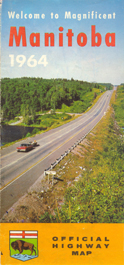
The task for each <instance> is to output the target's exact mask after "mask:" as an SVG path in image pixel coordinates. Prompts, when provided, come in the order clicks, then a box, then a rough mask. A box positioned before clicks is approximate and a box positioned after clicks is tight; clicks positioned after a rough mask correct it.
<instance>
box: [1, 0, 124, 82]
mask: <svg viewBox="0 0 124 265" xmlns="http://www.w3.org/2000/svg"><path fill="white" fill-rule="evenodd" d="M66 12H67V13H66ZM11 14H13V18H12V17H11ZM34 14H39V17H40V18H39V19H38V18H37V19H36V18H34ZM66 14H67V17H65V15H66ZM69 15H70V18H69ZM84 15H85V17H86V18H83V16H84ZM108 15H109V16H110V15H111V18H108ZM93 26H95V34H96V35H97V33H99V34H98V38H97V36H96V37H95V36H94V40H95V42H96V43H97V41H98V40H99V46H92V37H91V36H92V27H93ZM11 27H16V31H17V34H18V33H19V28H20V27H24V28H25V35H26V46H25V47H24V46H22V40H20V45H19V46H18V47H17V46H16V43H15V39H14V40H13V46H12V47H10V46H9V38H10V30H11ZM60 27H62V28H63V31H62V32H61V33H63V46H62V47H60V46H59V33H60V31H59V28H60ZM1 29H2V30H1V77H2V78H4V77H9V78H16V77H24V76H27V77H42V78H67V79H71V78H73V79H76V80H83V81H88V82H100V83H112V84H113V85H119V84H121V83H124V0H46V1H44V0H26V1H25V0H3V1H2V17H1ZM69 29H71V30H72V33H73V36H72V38H71V37H69V38H71V39H72V44H71V45H72V46H68V36H67V35H66V34H67V33H68V30H69ZM32 33H39V35H37V36H38V37H37V38H39V46H38V47H33V46H32V45H31V41H30V38H31V36H32ZM45 33H54V46H52V47H50V44H49V46H48V47H46V46H45ZM108 33H111V34H112V33H113V35H111V36H113V37H107V36H108V35H107V34H108ZM114 36H115V41H114ZM32 38H33V43H35V42H36V38H35V37H32ZM106 38H107V39H108V42H109V43H110V46H108V42H107V41H106ZM112 40H113V46H112V44H111V41H112ZM106 43H107V44H106Z"/></svg>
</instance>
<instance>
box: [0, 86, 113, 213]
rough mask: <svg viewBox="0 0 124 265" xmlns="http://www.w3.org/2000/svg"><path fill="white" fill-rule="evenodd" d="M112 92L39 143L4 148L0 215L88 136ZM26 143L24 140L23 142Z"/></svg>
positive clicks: (51, 132) (44, 135) (107, 103)
mask: <svg viewBox="0 0 124 265" xmlns="http://www.w3.org/2000/svg"><path fill="white" fill-rule="evenodd" d="M112 92H113V91H106V92H105V93H104V94H103V95H102V96H101V98H100V99H99V100H98V102H97V103H96V104H95V106H94V107H93V108H92V109H91V110H89V111H88V112H87V113H85V114H83V115H81V116H80V117H79V118H77V119H76V120H74V121H72V122H69V123H67V124H65V125H63V126H61V127H58V128H56V129H53V130H50V131H49V132H46V133H43V134H41V135H37V136H35V139H36V140H37V141H38V143H39V146H37V147H35V148H34V149H33V150H32V151H30V152H28V153H21V152H19V153H17V151H16V147H17V145H19V144H20V143H16V144H15V145H13V146H10V147H8V148H5V149H3V150H2V157H1V162H2V169H1V216H3V214H4V213H5V212H6V211H7V210H8V209H9V208H10V207H11V206H12V205H13V203H15V202H16V201H17V200H18V199H19V198H20V197H21V196H23V195H24V194H25V192H26V191H27V190H28V188H29V187H30V186H31V185H33V184H34V182H35V181H36V180H37V179H38V178H39V176H41V175H42V174H43V172H44V170H45V169H47V168H48V167H49V166H50V165H51V163H54V162H55V160H56V159H57V158H59V157H60V156H61V155H62V154H63V153H64V152H65V151H66V150H68V149H69V148H70V147H71V146H72V145H73V144H74V143H75V142H76V141H77V140H79V139H80V138H81V137H83V136H85V135H86V134H87V133H88V132H89V131H91V130H92V128H93V127H94V126H95V125H96V124H97V123H98V122H99V120H100V119H101V118H102V116H103V115H104V114H105V112H106V110H107V107H108V105H109V101H110V98H111V95H112ZM23 142H24V141H23Z"/></svg>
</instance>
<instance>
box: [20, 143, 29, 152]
mask: <svg viewBox="0 0 124 265" xmlns="http://www.w3.org/2000/svg"><path fill="white" fill-rule="evenodd" d="M32 149H33V146H32V145H31V144H25V143H24V144H21V145H20V146H19V147H17V152H21V151H22V152H27V151H30V150H32Z"/></svg>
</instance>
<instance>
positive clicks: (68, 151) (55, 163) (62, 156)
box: [44, 135, 86, 176]
mask: <svg viewBox="0 0 124 265" xmlns="http://www.w3.org/2000/svg"><path fill="white" fill-rule="evenodd" d="M85 137H86V135H85V136H83V137H82V138H81V139H79V140H78V141H76V143H74V144H73V145H72V146H71V147H70V148H69V149H68V150H67V151H65V153H64V154H63V155H61V156H60V157H59V158H57V159H56V161H55V162H54V163H52V164H51V165H50V167H48V168H47V169H45V170H44V176H46V171H49V170H51V169H53V168H54V167H55V166H56V165H58V164H59V163H60V161H61V160H62V159H63V158H64V157H65V156H67V155H68V154H69V153H70V152H71V151H72V150H73V149H74V148H75V147H76V146H77V145H78V144H79V143H81V142H82V140H83V139H84V138H85Z"/></svg>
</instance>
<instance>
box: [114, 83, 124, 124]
mask: <svg viewBox="0 0 124 265" xmlns="http://www.w3.org/2000/svg"><path fill="white" fill-rule="evenodd" d="M113 108H114V110H115V119H116V120H117V122H118V124H119V126H120V127H122V128H124V85H121V86H119V87H118V89H117V98H116V102H115V103H114V104H113Z"/></svg>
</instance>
